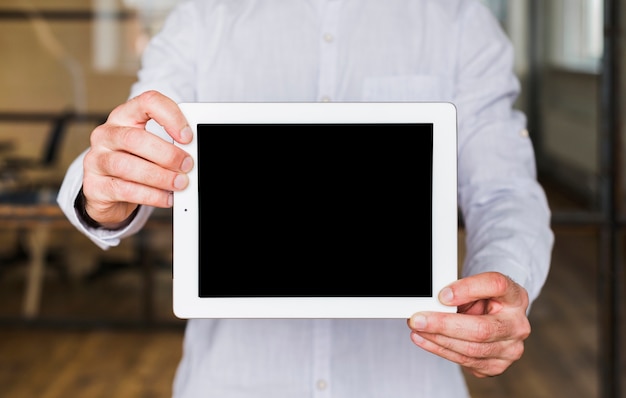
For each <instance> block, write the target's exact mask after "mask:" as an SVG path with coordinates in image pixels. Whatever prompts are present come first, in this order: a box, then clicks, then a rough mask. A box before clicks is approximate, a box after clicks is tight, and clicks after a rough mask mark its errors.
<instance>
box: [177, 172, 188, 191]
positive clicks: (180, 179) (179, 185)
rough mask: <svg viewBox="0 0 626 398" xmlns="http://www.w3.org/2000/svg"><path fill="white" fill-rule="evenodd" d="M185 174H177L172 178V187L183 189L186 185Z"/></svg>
mask: <svg viewBox="0 0 626 398" xmlns="http://www.w3.org/2000/svg"><path fill="white" fill-rule="evenodd" d="M187 181H188V179H187V175H186V174H179V175H177V176H176V178H174V188H176V189H183V188H185V187H186V186H187Z"/></svg>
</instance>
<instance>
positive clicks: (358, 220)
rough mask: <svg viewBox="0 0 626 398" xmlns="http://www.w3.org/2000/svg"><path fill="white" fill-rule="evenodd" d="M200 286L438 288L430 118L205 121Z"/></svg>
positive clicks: (334, 290)
mask: <svg viewBox="0 0 626 398" xmlns="http://www.w3.org/2000/svg"><path fill="white" fill-rule="evenodd" d="M197 143H198V163H197V167H198V179H199V184H198V186H199V195H200V196H199V203H200V210H199V211H200V213H199V217H200V227H199V231H200V245H199V246H200V249H199V250H200V252H199V253H198V254H199V267H200V270H199V275H200V279H199V280H200V286H199V295H200V296H201V297H281V296H296V297H303V296H321V297H324V296H326V297H345V296H355V297H378V296H392V297H393V296H395V297H401V296H403V297H404V296H409V297H410V296H415V297H429V296H431V295H432V239H431V231H432V216H431V209H432V169H433V167H432V164H433V127H432V125H431V124H372V125H364V124H326V125H320V124H314V125H313V124H311V125H309V124H272V125H267V124H264V125H243V124H239V125H232V124H230V125H221V124H219V125H218V124H202V125H199V126H198V136H197Z"/></svg>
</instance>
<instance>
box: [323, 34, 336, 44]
mask: <svg viewBox="0 0 626 398" xmlns="http://www.w3.org/2000/svg"><path fill="white" fill-rule="evenodd" d="M333 40H335V36H333V34H332V33H325V34H324V41H325V42H326V43H332V42H333Z"/></svg>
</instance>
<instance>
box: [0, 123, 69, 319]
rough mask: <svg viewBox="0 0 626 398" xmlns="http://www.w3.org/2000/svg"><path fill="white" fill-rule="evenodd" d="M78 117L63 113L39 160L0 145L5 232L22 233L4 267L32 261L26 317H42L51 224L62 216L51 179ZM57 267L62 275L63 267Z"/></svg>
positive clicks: (56, 184) (56, 183)
mask: <svg viewBox="0 0 626 398" xmlns="http://www.w3.org/2000/svg"><path fill="white" fill-rule="evenodd" d="M73 117H74V114H73V113H72V112H62V113H60V114H59V115H58V116H57V117H55V118H54V119H53V120H52V127H51V129H50V131H49V133H48V135H47V137H46V142H45V144H44V146H43V152H42V154H41V157H40V158H27V157H18V156H11V155H10V152H11V151H10V150H11V149H12V145H11V143H10V142H6V143H3V144H2V145H0V147H2V148H4V149H3V151H2V152H0V219H3V224H4V227H7V228H8V227H10V226H13V227H14V228H15V231H16V233H17V234H18V239H16V245H17V247H16V248H15V249H14V251H13V253H12V256H11V257H8V258H3V259H2V261H1V262H0V265H1V266H2V267H8V266H11V265H14V264H20V263H24V262H28V276H27V282H26V291H25V294H24V301H23V309H22V311H23V315H24V316H25V317H27V318H32V317H34V316H36V315H37V314H38V312H39V302H40V296H41V290H42V281H43V276H44V271H45V265H46V263H48V260H49V258H48V257H49V253H48V237H49V229H50V221H51V220H53V219H55V218H56V219H61V218H62V217H63V215H62V214H61V212H60V210H59V209H58V207H57V205H56V203H55V198H56V193H57V191H58V187H59V183H60V182H59V181H57V180H56V179H54V178H52V177H51V176H52V175H53V171H54V167H55V163H56V162H57V160H58V157H59V149H60V146H61V143H62V141H63V136H64V134H65V132H66V129H67V125H68V122H69V121H71V119H72V118H73ZM51 264H52V263H51ZM2 267H0V271H1V268H2ZM55 268H56V269H57V270H59V271H60V272H63V268H62V267H60V266H59V265H58V264H57V266H56V267H55Z"/></svg>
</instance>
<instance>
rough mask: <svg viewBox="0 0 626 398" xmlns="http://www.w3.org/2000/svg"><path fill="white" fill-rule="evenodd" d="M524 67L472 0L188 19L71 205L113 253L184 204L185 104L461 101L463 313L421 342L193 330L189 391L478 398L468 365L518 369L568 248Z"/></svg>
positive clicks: (336, 331) (418, 317) (325, 3)
mask: <svg viewBox="0 0 626 398" xmlns="http://www.w3.org/2000/svg"><path fill="white" fill-rule="evenodd" d="M512 57H513V55H512V48H511V45H510V43H509V41H508V40H507V38H506V36H505V35H504V33H503V32H502V30H501V28H500V26H499V25H498V23H497V21H496V20H495V19H494V18H493V16H492V15H491V14H490V13H489V11H488V10H487V9H486V8H485V7H484V6H483V5H481V4H480V3H479V2H477V1H475V0H385V1H380V0H298V1H296V0H292V1H279V0H265V1H255V0H238V1H236V0H204V1H200V0H199V1H193V0H192V1H185V2H181V3H180V4H179V5H178V6H177V7H176V8H175V10H174V11H173V12H172V14H171V15H170V17H169V18H168V20H167V22H166V24H165V25H164V28H163V30H162V32H161V33H160V34H158V35H157V36H155V38H154V39H153V40H152V42H151V44H150V45H149V47H148V48H147V49H146V52H145V54H144V57H143V66H142V69H141V71H140V72H139V79H138V81H137V82H136V83H135V84H134V85H133V87H132V90H131V95H130V97H131V99H130V100H129V101H128V102H127V103H125V104H122V105H120V106H118V107H117V108H116V109H115V110H113V111H112V112H111V114H110V116H109V118H108V120H107V122H106V123H105V124H103V125H102V126H99V127H97V128H96V129H95V130H94V131H93V133H92V136H91V147H90V148H89V149H88V150H87V151H86V152H85V153H84V154H83V155H81V156H80V157H79V158H78V159H77V160H76V161H75V162H74V163H73V164H72V165H71V166H70V169H69V170H68V173H67V176H66V179H65V181H64V183H63V186H62V189H61V192H60V194H59V197H58V201H59V204H60V205H61V207H62V208H63V209H64V211H65V212H66V214H67V216H68V218H69V219H70V220H71V221H72V222H73V223H74V225H76V227H77V228H79V229H80V230H81V231H83V232H84V233H85V234H86V235H87V236H89V237H90V238H91V239H92V240H93V241H94V242H95V243H96V244H98V245H99V246H100V247H102V248H107V247H110V246H114V245H117V244H118V243H119V240H120V239H122V238H124V237H126V236H129V235H131V234H133V233H135V232H137V231H138V230H139V229H140V228H141V227H142V226H143V224H144V222H145V221H146V219H147V218H148V217H149V215H150V212H151V209H152V208H153V207H170V206H172V192H173V191H176V190H181V189H185V187H186V186H187V183H188V179H187V176H186V173H187V172H189V171H190V170H191V169H192V168H193V162H192V161H191V159H190V158H189V157H187V156H186V154H185V153H184V152H183V151H181V150H180V149H178V148H176V147H175V146H174V145H172V144H171V142H172V140H175V141H178V142H182V143H186V142H188V141H189V140H190V139H191V136H190V134H191V131H190V129H189V126H188V125H187V122H186V121H185V119H184V117H183V116H182V115H181V113H180V112H179V110H178V107H177V106H176V103H178V102H183V101H184V102H192V101H207V102H209V101H210V102H213V101H214V102H226V101H242V102H246V101H247V102H251V101H252V102H253V101H259V102H275V101H309V102H313V101H365V102H367V101H379V102H380V101H449V102H452V103H454V104H455V106H456V107H457V110H458V127H459V135H458V192H459V206H460V209H461V211H462V213H463V217H464V221H465V227H466V232H467V242H466V243H467V254H466V258H465V259H464V265H463V278H462V279H460V280H459V281H456V282H454V283H452V284H451V285H450V286H449V287H447V288H444V289H443V290H442V291H441V292H440V294H439V298H440V300H441V301H442V302H443V303H444V304H446V305H451V306H458V313H456V314H444V313H435V312H428V313H416V314H414V315H413V316H411V318H410V319H409V320H408V321H407V323H408V326H409V328H410V330H408V329H407V328H406V325H405V324H404V322H403V321H398V320H375V319H372V320H362V319H361V320H360V319H353V320H349V319H334V320H331V319H291V320H289V319H257V320H234V319H221V320H216V319H213V320H197V319H194V320H190V321H189V322H188V324H187V329H186V334H185V345H184V354H183V358H182V361H181V363H180V365H179V368H178V371H177V374H176V379H175V382H174V396H176V397H200V396H202V397H272V398H276V397H350V398H352V397H384V398H388V397H394V398H398V397H429V398H434V397H445V398H449V397H464V396H468V391H467V388H466V385H465V382H464V378H463V373H462V372H461V366H462V367H464V368H465V369H467V370H468V371H469V372H470V373H472V374H474V375H476V376H478V377H486V376H494V375H498V374H500V373H502V372H504V371H505V370H506V369H507V368H508V367H509V366H510V365H511V364H512V363H513V362H515V361H516V360H517V359H519V358H520V357H521V355H522V353H523V350H524V340H525V339H526V338H527V337H528V335H529V333H530V325H529V322H528V319H527V311H528V308H529V305H530V303H531V302H532V301H533V300H534V299H535V298H536V297H537V296H538V295H539V292H540V290H541V288H542V286H543V284H544V282H545V278H546V276H547V272H548V269H549V262H550V253H551V249H552V244H553V235H552V232H551V230H550V227H549V218H550V212H549V209H548V206H547V201H546V198H545V195H544V192H543V190H542V188H541V187H540V186H539V184H538V183H537V181H536V175H535V173H536V172H535V164H534V154H533V151H532V145H531V142H530V139H529V137H528V133H527V131H526V128H525V124H526V120H525V118H524V116H523V115H522V114H521V113H519V112H518V111H515V110H513V108H512V107H513V103H514V101H515V99H516V98H517V95H518V93H519V83H518V81H517V79H516V78H515V76H514V74H513V71H512V65H513V59H512ZM146 130H149V131H150V132H148V131H146ZM153 133H154V134H153ZM416 205H417V204H416ZM409 332H410V333H409ZM418 347H419V348H418ZM458 365H461V366H458Z"/></svg>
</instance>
